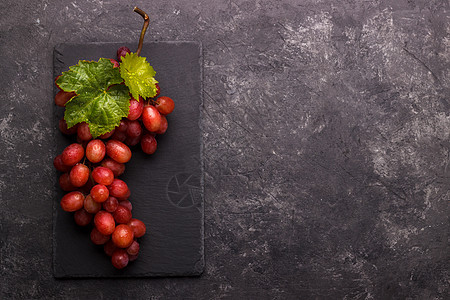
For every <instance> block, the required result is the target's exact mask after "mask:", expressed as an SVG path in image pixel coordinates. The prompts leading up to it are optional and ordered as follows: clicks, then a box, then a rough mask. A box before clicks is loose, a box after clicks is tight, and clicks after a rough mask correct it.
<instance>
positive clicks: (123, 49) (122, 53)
mask: <svg viewBox="0 0 450 300" xmlns="http://www.w3.org/2000/svg"><path fill="white" fill-rule="evenodd" d="M127 53H131V51H130V49H128V47H125V46H122V47H120V48H119V49H117V60H118V61H120V62H122V56H125V55H126V54H127Z"/></svg>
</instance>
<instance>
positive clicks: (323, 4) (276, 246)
mask: <svg viewBox="0 0 450 300" xmlns="http://www.w3.org/2000/svg"><path fill="white" fill-rule="evenodd" d="M134 4H135V5H137V6H139V7H141V8H142V9H144V10H146V11H147V12H148V13H149V15H150V19H151V21H150V27H149V32H148V34H147V37H146V41H174V40H175V41H180V40H194V41H200V42H202V44H203V51H204V53H203V54H204V86H203V87H204V106H203V116H204V120H203V128H204V132H203V140H204V159H205V162H204V163H205V261H206V266H205V271H204V274H203V275H202V276H201V277H199V278H164V279H120V284H118V280H117V279H115V280H113V279H108V280H105V279H78V280H55V279H54V278H53V275H52V264H51V261H52V246H51V245H52V240H51V236H52V234H51V233H52V201H53V199H52V194H53V187H54V184H55V180H56V179H55V177H54V175H55V173H54V171H53V166H52V161H53V152H52V149H53V148H52V147H53V130H54V128H55V124H52V112H53V105H54V103H53V99H52V93H53V78H52V77H53V76H52V55H53V51H52V50H53V47H54V46H55V45H56V44H60V43H66V42H70V43H80V42H81V43H83V42H135V41H137V39H138V36H139V32H140V29H141V27H142V18H140V17H139V16H137V15H135V14H134V13H133V12H132V8H133V6H134ZM0 15H1V18H0V25H1V26H0V49H1V51H0V53H1V54H2V55H1V57H0V70H1V73H2V76H1V79H0V80H1V83H2V89H0V96H1V100H2V101H0V136H1V139H0V153H1V154H0V169H1V173H0V204H1V207H2V209H1V210H0V219H1V224H0V246H1V256H0V259H1V261H0V263H1V269H0V270H1V276H2V284H1V287H0V292H1V298H2V299H30V298H58V299H60V298H67V299H74V298H80V299H91V298H106V299H115V298H122V299H123V298H131V297H134V298H137V299H142V298H146V299H149V298H151V299H168V298H183V299H191V298H192V299H222V298H226V299H294V298H297V299H298V298H302V299H303V298H304V299H391V298H397V299H405V298H408V299H444V298H445V295H448V292H449V289H448V288H449V284H448V280H449V276H448V269H449V265H448V260H449V254H448V253H449V251H448V250H449V249H448V244H447V236H448V200H449V193H448V190H449V183H450V168H448V165H449V162H450V140H449V135H450V116H449V112H450V111H449V108H450V99H449V94H450V91H449V83H450V78H449V72H448V70H449V65H450V64H449V62H450V50H449V32H450V25H449V17H450V14H449V4H448V1H445V0H442V1H439V0H434V1H433V0H408V1H407V0H399V1H386V0H369V1H350V0H348V1H340V0H327V1H316V0H314V1H313V0H299V1H294V0H282V1H264V0H263V1H229V2H228V1H217V0H214V1H205V0H202V1H172V0H169V1H162V0H155V1H152V2H151V4H149V2H147V1H136V3H133V4H124V2H123V1H117V0H114V1H68V0H63V1H40V2H33V1H25V0H18V1H11V0H6V1H3V2H2V4H1V5H0ZM124 295H125V296H124Z"/></svg>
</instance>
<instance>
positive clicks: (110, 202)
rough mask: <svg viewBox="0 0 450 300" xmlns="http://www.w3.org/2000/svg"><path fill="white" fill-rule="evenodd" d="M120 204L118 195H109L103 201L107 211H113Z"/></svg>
mask: <svg viewBox="0 0 450 300" xmlns="http://www.w3.org/2000/svg"><path fill="white" fill-rule="evenodd" d="M118 206H119V201H118V200H117V198H116V197H112V196H110V197H108V199H106V201H105V202H103V209H104V210H106V211H107V212H110V213H113V212H114V211H115V210H116V209H117V207H118Z"/></svg>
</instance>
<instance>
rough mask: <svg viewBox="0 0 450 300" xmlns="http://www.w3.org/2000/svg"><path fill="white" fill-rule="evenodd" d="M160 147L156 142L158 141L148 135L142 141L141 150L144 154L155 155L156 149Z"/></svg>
mask: <svg viewBox="0 0 450 300" xmlns="http://www.w3.org/2000/svg"><path fill="white" fill-rule="evenodd" d="M157 146H158V143H157V142H156V139H155V137H154V136H153V135H151V134H146V135H144V136H143V137H142V139H141V148H142V151H144V153H147V154H153V153H155V151H156V148H157Z"/></svg>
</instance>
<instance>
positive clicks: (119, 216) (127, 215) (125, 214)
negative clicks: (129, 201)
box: [113, 205, 131, 224]
mask: <svg viewBox="0 0 450 300" xmlns="http://www.w3.org/2000/svg"><path fill="white" fill-rule="evenodd" d="M113 217H114V220H116V223H119V224H126V223H128V222H130V220H131V211H130V210H129V209H128V208H126V207H125V206H123V205H119V206H118V207H117V209H116V210H115V211H114V213H113Z"/></svg>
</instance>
